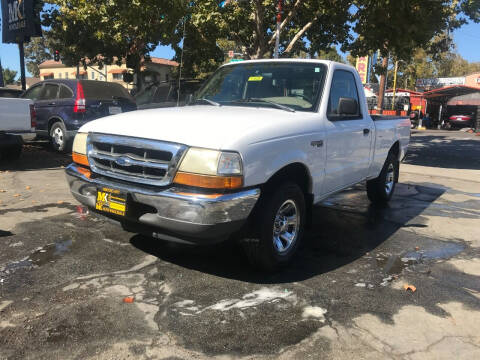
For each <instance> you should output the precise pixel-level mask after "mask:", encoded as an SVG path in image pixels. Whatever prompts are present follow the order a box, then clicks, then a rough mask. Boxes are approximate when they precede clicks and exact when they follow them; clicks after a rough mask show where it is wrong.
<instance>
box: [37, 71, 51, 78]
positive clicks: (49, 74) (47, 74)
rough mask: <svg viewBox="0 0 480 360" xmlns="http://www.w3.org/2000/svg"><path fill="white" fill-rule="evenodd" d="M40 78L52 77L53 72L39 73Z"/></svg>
mask: <svg viewBox="0 0 480 360" xmlns="http://www.w3.org/2000/svg"><path fill="white" fill-rule="evenodd" d="M40 76H43V77H45V76H53V72H45V73H41V74H40Z"/></svg>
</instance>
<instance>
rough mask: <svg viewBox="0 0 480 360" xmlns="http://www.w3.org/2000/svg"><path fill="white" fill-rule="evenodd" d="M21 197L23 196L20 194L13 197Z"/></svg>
mask: <svg viewBox="0 0 480 360" xmlns="http://www.w3.org/2000/svg"><path fill="white" fill-rule="evenodd" d="M19 196H22V195H20V194H15V195H13V197H19Z"/></svg>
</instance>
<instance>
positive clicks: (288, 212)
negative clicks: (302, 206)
mask: <svg viewBox="0 0 480 360" xmlns="http://www.w3.org/2000/svg"><path fill="white" fill-rule="evenodd" d="M299 227H300V214H299V212H298V208H297V205H296V204H295V202H294V201H293V200H287V201H285V202H284V203H283V204H282V205H281V206H280V208H279V209H278V211H277V214H276V215H275V221H274V222H273V246H274V248H275V250H276V251H277V252H278V253H279V254H283V253H285V252H287V251H288V250H290V249H291V248H292V246H293V245H294V244H295V242H296V241H297V237H298V228H299Z"/></svg>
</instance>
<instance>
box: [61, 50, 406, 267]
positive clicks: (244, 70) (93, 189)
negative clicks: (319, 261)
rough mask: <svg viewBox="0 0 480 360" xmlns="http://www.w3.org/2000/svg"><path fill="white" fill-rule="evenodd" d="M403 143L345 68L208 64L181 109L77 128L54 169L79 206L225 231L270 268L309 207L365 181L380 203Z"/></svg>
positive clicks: (125, 219) (152, 231) (163, 234)
mask: <svg viewBox="0 0 480 360" xmlns="http://www.w3.org/2000/svg"><path fill="white" fill-rule="evenodd" d="M160 120H161V121H160ZM409 140H410V121H409V119H408V118H406V117H405V118H400V117H397V118H395V117H393V118H392V117H382V116H376V117H373V118H372V117H371V116H370V115H369V114H368V109H367V102H366V100H365V94H364V91H363V87H362V82H361V80H360V77H359V75H358V73H357V71H356V70H355V68H353V67H351V66H348V65H345V64H340V63H336V62H331V61H322V60H299V59H281V60H257V61H244V62H239V63H230V64H226V65H224V66H222V67H220V69H219V70H217V71H216V72H215V73H214V74H213V75H212V77H211V78H210V79H209V80H208V81H207V82H206V83H205V85H204V86H203V87H202V88H201V89H200V90H199V91H197V93H196V95H195V98H194V99H193V101H192V102H191V106H185V107H182V108H165V109H151V110H143V111H137V112H133V113H129V114H121V115H118V116H115V117H110V118H106V119H102V121H93V122H90V123H88V124H86V125H84V126H83V127H82V128H80V130H79V132H78V134H77V136H76V137H75V141H74V144H73V161H74V163H73V164H71V165H69V166H68V167H67V169H66V174H67V180H68V184H69V186H70V189H71V192H72V194H73V196H74V197H75V198H76V199H77V200H78V201H79V202H81V203H82V204H84V205H86V206H88V207H89V208H90V209H92V211H96V212H99V213H102V214H104V215H106V216H109V217H111V218H113V219H116V220H118V221H119V222H120V223H121V224H122V225H123V227H124V228H125V229H127V230H129V231H134V232H141V233H144V234H148V235H150V236H153V237H155V238H158V239H163V240H168V241H177V242H183V243H190V244H203V243H212V242H219V241H224V240H226V239H228V238H230V237H231V236H232V235H235V236H238V237H239V238H241V239H243V240H242V244H243V246H244V247H245V250H246V254H247V255H248V257H249V259H250V260H251V261H252V263H254V264H255V265H258V266H260V267H262V268H264V269H268V270H272V269H276V268H277V267H279V266H282V265H285V264H287V263H288V262H289V260H290V259H291V258H292V256H293V255H294V254H295V252H296V250H297V249H298V246H299V244H300V241H301V239H302V235H303V232H304V228H305V226H306V224H307V223H308V222H309V221H308V217H309V216H311V208H312V206H313V205H314V204H318V203H319V202H320V201H322V200H323V199H325V198H326V197H328V196H330V195H332V194H333V193H336V192H338V191H341V190H344V189H346V188H349V187H351V186H352V185H354V184H356V183H359V182H363V181H365V180H366V181H367V195H368V197H369V198H370V200H371V201H372V202H374V203H386V202H387V201H389V200H390V198H391V197H392V194H393V192H394V190H395V184H396V182H397V181H398V176H399V162H400V161H401V160H402V159H403V157H404V156H405V153H406V151H407V146H408V143H409Z"/></svg>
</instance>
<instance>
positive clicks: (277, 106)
mask: <svg viewBox="0 0 480 360" xmlns="http://www.w3.org/2000/svg"><path fill="white" fill-rule="evenodd" d="M232 102H237V103H249V102H259V103H265V104H269V105H272V106H274V107H276V108H277V109H282V110H285V111H289V112H295V110H294V109H292V108H291V107H289V106H286V105H282V104H279V103H276V102H273V101H269V100H265V99H261V98H248V99H241V100H234V101H232Z"/></svg>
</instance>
